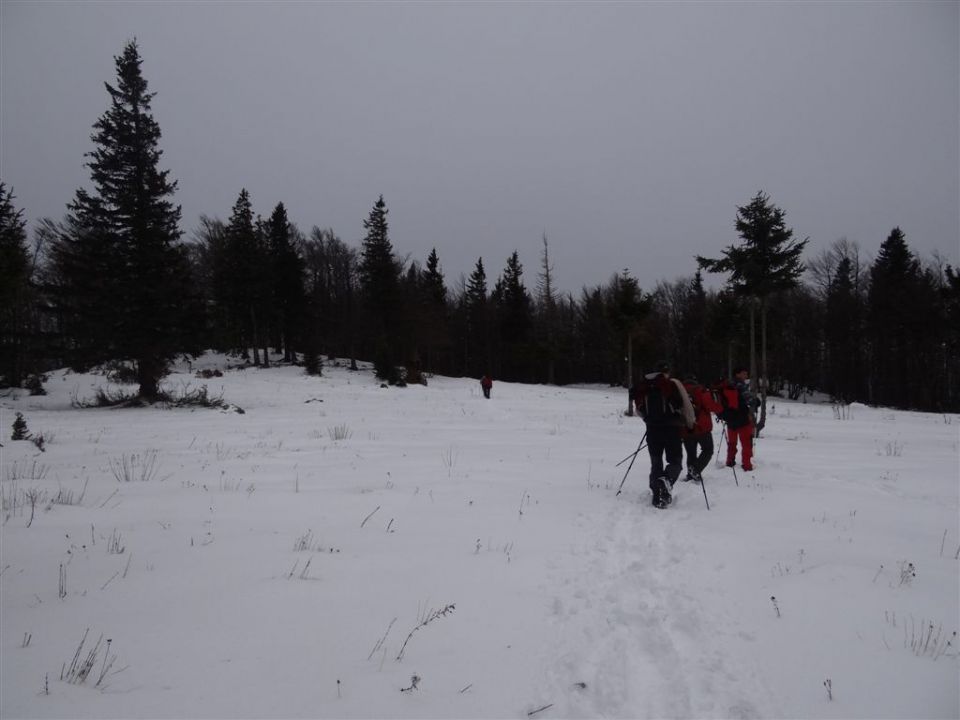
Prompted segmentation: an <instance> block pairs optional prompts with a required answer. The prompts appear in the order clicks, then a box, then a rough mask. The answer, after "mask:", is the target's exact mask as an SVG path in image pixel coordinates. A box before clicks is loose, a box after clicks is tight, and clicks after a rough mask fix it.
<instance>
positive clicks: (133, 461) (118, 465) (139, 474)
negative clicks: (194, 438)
mask: <svg viewBox="0 0 960 720" xmlns="http://www.w3.org/2000/svg"><path fill="white" fill-rule="evenodd" d="M109 463H110V471H111V472H112V473H113V476H114V477H115V478H116V479H117V482H133V481H134V480H137V481H139V482H148V481H150V480H153V479H154V478H155V477H156V476H157V471H158V470H159V469H160V468H159V467H158V464H157V463H158V457H157V451H156V450H147V451H146V452H145V453H143V454H142V455H137V454H136V453H131V454H130V455H126V454H124V455H121V456H120V457H119V458H113V459H111V460H110V461H109Z"/></svg>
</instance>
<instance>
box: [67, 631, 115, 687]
mask: <svg viewBox="0 0 960 720" xmlns="http://www.w3.org/2000/svg"><path fill="white" fill-rule="evenodd" d="M89 633H90V628H87V629H86V630H85V631H84V633H83V637H82V638H81V639H80V644H79V645H78V646H77V651H76V652H75V653H74V654H73V660H72V661H71V662H70V667H67V664H66V663H64V664H63V667H62V668H61V670H60V679H61V680H65V681H67V682H68V683H70V684H72V685H82V684H83V683H85V682H86V680H87V678H88V677H90V676H91V673H93V671H94V670H95V669H96V666H97V656H98V655H99V654H100V649H101V644H102V643H103V635H100V637H99V638H98V639H97V642H96V644H95V645H94V646H93V647H92V648H91V649H90V650H89V651H87V654H86V655H83V645H84V643H86V641H87V635H88V634H89ZM111 643H113V640H111V639H110V638H107V644H106V645H105V646H104V648H103V662H102V663H100V669H99V671H98V672H97V673H96V678H97V681H96V682H95V683H94V687H100V685H101V684H102V683H103V680H104V678H106V677H107V675H108V674H109V673H110V670H111V668H113V663H114V662H115V661H116V659H117V656H116V655H113V656H111V655H110V645H111ZM81 656H82V659H81ZM117 672H119V670H118V671H117Z"/></svg>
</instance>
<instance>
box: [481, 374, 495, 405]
mask: <svg viewBox="0 0 960 720" xmlns="http://www.w3.org/2000/svg"><path fill="white" fill-rule="evenodd" d="M492 387H493V380H491V379H490V376H489V375H484V376H483V377H482V378H480V388H481V389H482V390H483V396H484V397H485V398H486V399H487V400H489V399H490V389H491V388H492Z"/></svg>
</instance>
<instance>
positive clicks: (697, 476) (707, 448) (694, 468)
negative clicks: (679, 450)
mask: <svg viewBox="0 0 960 720" xmlns="http://www.w3.org/2000/svg"><path fill="white" fill-rule="evenodd" d="M683 387H684V388H686V390H687V395H689V396H690V402H692V403H693V411H694V412H695V413H696V416H697V421H696V423H695V424H694V426H693V428H692V429H690V430H687V429H686V428H684V429H683V430H682V431H681V437H682V438H683V447H684V449H685V450H686V451H687V476H686V477H685V478H684V481H685V482H687V481H690V480H693V481H694V482H702V481H703V478H702V476H701V473H702V472H703V471H704V470H705V469H706V467H707V465H709V464H710V458H711V457H713V432H712V431H713V420H712V419H711V418H710V413H718V414H719V413H720V412H722V411H723V407H722V406H721V405H720V403H718V402H717V401H716V399H715V398H714V397H713V393H712V392H710V390H708V389H707V388H705V387H704V386H703V385H701V384H700V383H699V382H697V378H696V377H694V376H690V377H689V378H687V379H686V380H684V381H683ZM698 451H699V454H698Z"/></svg>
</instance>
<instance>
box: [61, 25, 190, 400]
mask: <svg viewBox="0 0 960 720" xmlns="http://www.w3.org/2000/svg"><path fill="white" fill-rule="evenodd" d="M114 61H115V63H116V69H117V82H116V85H115V86H114V85H110V84H109V83H105V85H106V89H107V93H108V94H109V96H110V105H109V107H108V108H107V110H106V112H105V113H104V114H103V115H102V116H101V117H100V119H99V120H97V122H96V123H94V125H93V129H94V132H93V134H92V135H91V139H92V140H93V143H94V145H95V147H94V149H93V150H92V151H91V152H89V153H87V155H86V157H87V158H88V160H87V163H86V165H87V167H89V168H90V178H91V180H92V183H93V191H92V192H87V191H86V190H85V189H82V188H81V189H79V190H77V193H76V196H75V199H74V201H73V203H71V204H70V205H69V206H68V209H69V211H70V214H69V216H68V224H67V232H66V233H65V236H64V237H62V238H61V240H62V242H60V243H58V247H57V248H55V252H54V262H55V264H56V265H57V266H58V271H59V272H58V278H59V281H60V287H59V290H60V292H59V299H60V300H61V301H62V302H63V306H64V309H65V310H66V311H67V315H68V317H69V318H70V321H72V331H73V333H72V334H73V337H74V338H75V340H76V341H77V343H78V344H80V345H85V346H86V347H85V352H84V353H83V354H82V355H83V358H82V359H83V360H86V361H98V360H106V359H109V358H118V359H129V360H133V361H135V362H136V364H137V371H138V379H139V383H140V388H139V394H140V396H141V397H142V398H143V399H145V400H148V401H149V400H154V399H156V397H157V395H158V383H159V381H160V378H161V377H162V376H163V374H164V372H165V371H166V367H167V363H168V361H169V360H170V359H171V358H172V357H173V356H174V355H175V354H176V353H178V352H184V351H188V350H195V348H194V347H193V343H192V339H193V338H191V337H190V336H189V334H188V330H189V328H191V327H192V326H193V325H194V324H195V323H196V318H192V317H191V316H190V315H191V313H194V314H195V313H197V311H198V306H197V304H196V303H195V302H194V301H193V293H192V291H191V287H192V283H191V281H190V277H189V273H190V267H189V263H188V260H187V255H186V252H185V250H184V248H183V246H182V245H181V244H180V242H179V240H180V235H181V232H180V228H179V223H180V208H179V206H176V205H174V204H173V202H172V197H173V194H174V192H175V191H176V187H177V183H176V182H175V181H173V180H171V179H170V177H169V171H168V170H161V169H160V168H159V164H160V157H161V155H162V151H161V150H160V148H159V142H160V127H159V125H158V124H157V122H156V121H155V120H154V118H153V115H152V114H151V103H152V100H153V97H154V93H151V92H149V91H148V89H147V81H146V79H145V78H144V77H143V74H142V72H141V68H140V65H141V62H142V61H141V58H140V52H139V49H138V47H137V44H136V42H135V41H131V42H129V43H127V45H126V46H125V47H124V49H123V53H122V54H121V55H119V56H116V57H114ZM91 331H92V332H91ZM85 333H89V334H85ZM90 338H92V339H93V340H94V341H95V342H96V343H97V344H96V345H95V346H91V345H89V344H88V343H86V342H85V341H86V340H87V339H90Z"/></svg>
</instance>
